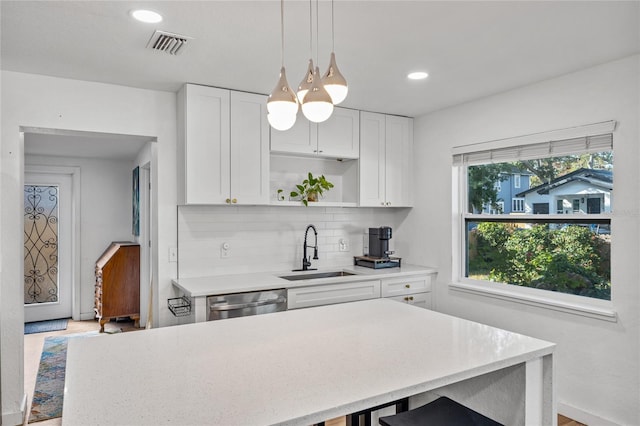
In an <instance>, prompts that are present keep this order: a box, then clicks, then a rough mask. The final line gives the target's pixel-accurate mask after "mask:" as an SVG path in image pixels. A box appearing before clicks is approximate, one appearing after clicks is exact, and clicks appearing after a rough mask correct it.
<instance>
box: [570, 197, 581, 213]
mask: <svg viewBox="0 0 640 426" xmlns="http://www.w3.org/2000/svg"><path fill="white" fill-rule="evenodd" d="M572 207H573V212H574V213H580V200H579V199H577V198H574V199H573V203H572Z"/></svg>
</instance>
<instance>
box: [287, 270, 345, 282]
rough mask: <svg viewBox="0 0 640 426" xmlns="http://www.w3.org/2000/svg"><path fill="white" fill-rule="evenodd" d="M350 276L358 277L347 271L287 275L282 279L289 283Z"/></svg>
mask: <svg viewBox="0 0 640 426" xmlns="http://www.w3.org/2000/svg"><path fill="white" fill-rule="evenodd" d="M349 275H357V274H354V273H353V272H347V271H335V272H316V273H314V274H300V275H285V276H283V277H280V278H284V279H285V280H289V281H298V280H313V279H318V278H333V277H348V276H349Z"/></svg>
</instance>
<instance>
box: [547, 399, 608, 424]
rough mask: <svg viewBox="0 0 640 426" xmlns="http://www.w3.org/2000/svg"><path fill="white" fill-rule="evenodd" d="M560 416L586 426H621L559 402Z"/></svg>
mask: <svg viewBox="0 0 640 426" xmlns="http://www.w3.org/2000/svg"><path fill="white" fill-rule="evenodd" d="M558 414H562V415H563V416H566V417H569V418H570V419H573V420H576V421H578V422H580V423H584V424H586V425H598V426H620V424H619V423H616V422H612V421H611V420H607V419H603V418H602V417H600V416H596V415H595V414H592V413H588V412H586V411H583V410H581V409H579V408H576V407H572V406H570V405H567V404H563V403H562V402H558Z"/></svg>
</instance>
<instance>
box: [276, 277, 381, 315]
mask: <svg viewBox="0 0 640 426" xmlns="http://www.w3.org/2000/svg"><path fill="white" fill-rule="evenodd" d="M378 298H380V280H369V281H357V282H348V283H340V284H327V285H316V286H311V287H294V288H290V289H288V290H287V309H298V308H309V307H311V306H320V305H332V304H334V303H344V302H355V301H357V300H366V299H378Z"/></svg>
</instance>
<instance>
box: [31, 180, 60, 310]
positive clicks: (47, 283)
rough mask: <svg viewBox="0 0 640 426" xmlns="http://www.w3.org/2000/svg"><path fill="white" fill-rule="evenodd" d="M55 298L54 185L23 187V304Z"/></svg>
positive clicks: (54, 299)
mask: <svg viewBox="0 0 640 426" xmlns="http://www.w3.org/2000/svg"><path fill="white" fill-rule="evenodd" d="M57 301H58V187H57V186H46V185H25V187H24V303H25V304H33V303H51V302H57Z"/></svg>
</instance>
